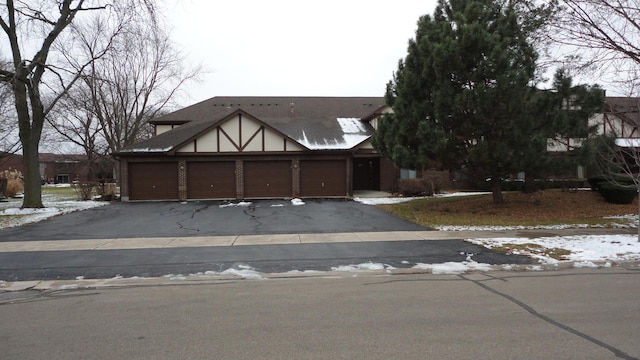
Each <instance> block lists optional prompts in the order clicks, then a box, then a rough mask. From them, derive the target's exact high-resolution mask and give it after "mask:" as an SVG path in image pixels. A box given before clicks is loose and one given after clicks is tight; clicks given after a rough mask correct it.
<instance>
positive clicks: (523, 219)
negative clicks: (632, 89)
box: [379, 190, 638, 228]
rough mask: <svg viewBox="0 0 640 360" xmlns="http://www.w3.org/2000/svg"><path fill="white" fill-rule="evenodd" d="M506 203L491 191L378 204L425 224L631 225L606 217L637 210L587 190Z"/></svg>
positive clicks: (518, 197) (511, 197)
mask: <svg viewBox="0 0 640 360" xmlns="http://www.w3.org/2000/svg"><path fill="white" fill-rule="evenodd" d="M505 201H506V202H505V203H504V204H498V205H496V204H494V203H493V202H492V200H491V195H474V196H468V197H441V198H439V197H433V198H426V199H419V200H414V201H410V202H406V203H401V204H394V205H379V207H380V208H382V209H384V210H385V211H387V212H389V213H392V214H394V215H396V216H399V217H401V218H403V219H406V220H408V221H412V222H415V223H417V224H419V225H422V226H428V227H436V228H438V227H442V226H529V227H535V226H553V225H567V224H569V225H578V224H580V225H582V224H586V225H589V226H610V225H611V223H612V222H618V223H620V222H622V223H624V224H625V225H628V222H629V219H626V218H623V219H605V217H610V216H623V215H629V214H637V211H638V208H637V203H636V201H637V200H636V201H634V202H633V203H632V204H626V205H620V204H611V203H607V202H606V201H604V199H603V198H602V196H600V194H598V193H597V192H593V191H588V190H579V191H561V190H545V191H538V192H536V193H533V194H524V193H522V192H509V193H505Z"/></svg>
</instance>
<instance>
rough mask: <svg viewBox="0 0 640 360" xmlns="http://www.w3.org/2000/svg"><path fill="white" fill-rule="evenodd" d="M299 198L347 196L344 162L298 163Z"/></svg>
mask: <svg viewBox="0 0 640 360" xmlns="http://www.w3.org/2000/svg"><path fill="white" fill-rule="evenodd" d="M300 195H301V196H319V197H322V196H345V195H347V168H346V161H345V160H307V161H300Z"/></svg>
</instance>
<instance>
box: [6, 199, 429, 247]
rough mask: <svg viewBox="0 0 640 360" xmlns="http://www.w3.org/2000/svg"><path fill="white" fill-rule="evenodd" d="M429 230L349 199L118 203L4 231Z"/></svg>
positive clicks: (20, 235) (45, 234) (52, 235)
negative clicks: (239, 202) (298, 201)
mask: <svg viewBox="0 0 640 360" xmlns="http://www.w3.org/2000/svg"><path fill="white" fill-rule="evenodd" d="M412 230H428V229H426V228H424V227H421V226H418V225H416V224H413V223H410V222H408V221H404V220H402V219H399V218H397V217H395V216H392V215H389V214H387V213H386V212H384V211H382V210H380V209H378V208H376V207H374V206H371V205H364V204H361V203H358V202H355V201H346V200H310V201H307V202H306V203H305V204H304V205H297V206H296V205H293V204H292V203H291V202H290V201H285V200H260V201H253V202H251V203H250V204H238V203H237V202H235V203H228V202H222V201H194V202H186V203H180V202H139V203H121V202H118V203H113V204H110V205H107V206H103V207H99V208H95V209H90V210H85V211H80V212H75V213H71V214H67V215H63V216H58V217H55V218H52V219H49V220H46V221H42V222H39V223H36V224H30V225H24V226H21V227H16V228H12V229H5V230H0V239H1V240H0V241H32V240H63V239H68V240H76V239H108V238H137V237H179V236H180V237H184V236H217V235H248V234H256V235H261V234H305V233H337V232H378V231H412Z"/></svg>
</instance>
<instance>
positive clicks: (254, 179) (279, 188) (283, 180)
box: [243, 161, 292, 198]
mask: <svg viewBox="0 0 640 360" xmlns="http://www.w3.org/2000/svg"><path fill="white" fill-rule="evenodd" d="M243 172H244V196H245V197H246V198H281V197H291V194H292V180H291V161H245V162H244V164H243Z"/></svg>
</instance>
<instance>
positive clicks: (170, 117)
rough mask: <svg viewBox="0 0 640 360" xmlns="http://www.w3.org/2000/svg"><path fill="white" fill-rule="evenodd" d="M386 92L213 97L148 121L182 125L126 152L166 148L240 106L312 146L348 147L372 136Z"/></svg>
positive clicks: (301, 143) (156, 123) (252, 115)
mask: <svg viewBox="0 0 640 360" xmlns="http://www.w3.org/2000/svg"><path fill="white" fill-rule="evenodd" d="M385 106H386V105H385V101H384V98H383V97H228V96H221V97H214V98H211V99H209V100H205V101H202V102H199V103H197V104H194V105H191V106H188V107H186V108H183V109H180V110H177V111H175V112H172V113H170V114H167V115H164V116H162V117H160V118H157V119H154V120H152V121H150V123H152V124H155V125H163V124H165V125H176V124H178V125H180V124H184V125H181V126H179V127H176V128H175V129H173V130H171V131H168V132H165V133H162V134H160V135H157V136H154V137H152V138H150V139H148V140H145V141H142V142H139V143H137V144H134V145H132V146H130V147H128V148H126V149H124V150H123V151H122V152H125V153H131V152H147V153H154V152H157V153H164V152H168V151H171V150H172V149H174V148H175V147H176V146H179V145H181V144H184V143H185V142H187V141H190V140H191V139H193V138H194V137H195V136H197V135H198V134H200V133H201V132H203V131H206V130H208V129H209V128H211V127H213V126H215V125H216V124H218V123H220V122H222V121H224V120H225V119H228V118H229V117H230V116H231V115H233V114H235V113H236V112H239V111H241V112H242V113H245V114H248V115H250V116H251V117H254V118H255V119H257V120H259V121H261V122H263V123H264V124H266V125H268V126H269V127H271V128H273V129H274V130H276V131H278V132H280V133H282V134H283V135H284V136H286V137H288V138H290V139H292V140H293V141H296V142H298V143H299V144H300V145H302V146H303V147H305V148H307V149H309V150H348V149H352V148H353V147H355V146H357V145H358V144H360V143H362V142H363V141H366V140H367V139H368V138H370V137H371V136H372V135H373V131H374V130H373V128H372V127H371V125H369V123H368V122H367V120H370V119H371V118H372V117H374V116H375V114H379V113H380V111H381V110H382V109H383V108H384V107H385Z"/></svg>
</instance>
